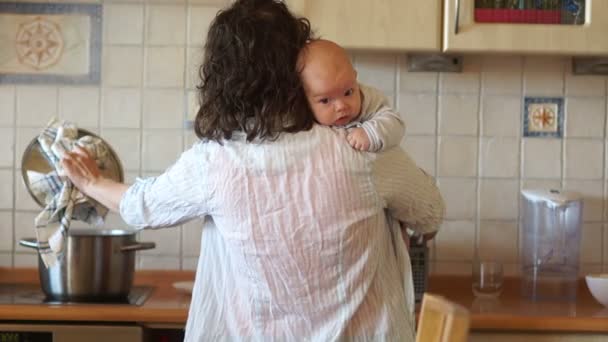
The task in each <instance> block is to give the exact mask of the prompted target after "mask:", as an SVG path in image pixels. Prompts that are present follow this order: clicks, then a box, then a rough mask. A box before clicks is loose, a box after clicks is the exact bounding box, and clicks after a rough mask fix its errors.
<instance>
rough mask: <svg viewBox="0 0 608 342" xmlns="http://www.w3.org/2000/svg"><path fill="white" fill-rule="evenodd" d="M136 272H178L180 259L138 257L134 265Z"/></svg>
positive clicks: (173, 257)
mask: <svg viewBox="0 0 608 342" xmlns="http://www.w3.org/2000/svg"><path fill="white" fill-rule="evenodd" d="M135 268H136V269H137V270H179V269H180V258H179V257H176V256H157V255H140V256H138V257H137V263H136V265H135Z"/></svg>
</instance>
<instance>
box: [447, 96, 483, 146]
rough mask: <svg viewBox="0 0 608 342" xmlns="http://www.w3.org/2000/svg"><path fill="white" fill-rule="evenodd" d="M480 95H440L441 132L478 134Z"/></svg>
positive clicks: (448, 133)
mask: <svg viewBox="0 0 608 342" xmlns="http://www.w3.org/2000/svg"><path fill="white" fill-rule="evenodd" d="M478 118H479V97H477V96H466V95H440V96H439V134H441V135H472V136H477V135H478V129H479V128H478V127H479V119H478Z"/></svg>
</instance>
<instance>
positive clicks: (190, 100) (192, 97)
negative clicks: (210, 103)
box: [186, 90, 201, 121]
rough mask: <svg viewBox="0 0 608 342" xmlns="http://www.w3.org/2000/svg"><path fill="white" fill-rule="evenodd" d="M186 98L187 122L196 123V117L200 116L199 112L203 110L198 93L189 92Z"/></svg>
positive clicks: (194, 91)
mask: <svg viewBox="0 0 608 342" xmlns="http://www.w3.org/2000/svg"><path fill="white" fill-rule="evenodd" d="M186 96H187V101H186V105H187V107H186V120H189V121H194V119H196V115H197V114H198V110H199V109H200V108H201V105H200V103H199V95H198V91H196V90H188V93H187V95H186Z"/></svg>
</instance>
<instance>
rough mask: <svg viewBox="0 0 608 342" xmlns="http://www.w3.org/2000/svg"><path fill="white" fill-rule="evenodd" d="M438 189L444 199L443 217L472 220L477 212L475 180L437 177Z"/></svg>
mask: <svg viewBox="0 0 608 342" xmlns="http://www.w3.org/2000/svg"><path fill="white" fill-rule="evenodd" d="M437 183H438V185H439V190H440V191H441V195H442V196H443V200H444V201H445V208H446V212H445V218H446V219H448V220H473V219H475V214H476V212H477V180H476V179H471V178H439V179H438V182H437Z"/></svg>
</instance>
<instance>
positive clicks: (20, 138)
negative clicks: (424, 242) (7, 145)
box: [15, 126, 43, 169]
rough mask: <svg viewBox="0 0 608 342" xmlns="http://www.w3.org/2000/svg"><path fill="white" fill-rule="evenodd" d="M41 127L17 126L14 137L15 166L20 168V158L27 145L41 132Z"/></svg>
mask: <svg viewBox="0 0 608 342" xmlns="http://www.w3.org/2000/svg"><path fill="white" fill-rule="evenodd" d="M42 127H43V126H40V127H17V129H16V137H15V168H16V169H20V168H21V158H22V157H23V153H24V152H25V149H26V148H27V146H28V145H29V144H30V143H31V142H32V140H34V139H36V138H37V137H38V135H39V134H40V133H41V132H42Z"/></svg>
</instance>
